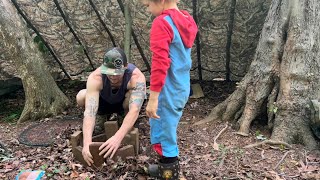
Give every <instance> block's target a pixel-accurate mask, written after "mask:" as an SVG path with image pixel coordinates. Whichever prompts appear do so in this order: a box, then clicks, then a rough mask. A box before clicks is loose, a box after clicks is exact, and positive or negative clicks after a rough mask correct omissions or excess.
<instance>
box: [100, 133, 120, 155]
mask: <svg viewBox="0 0 320 180" xmlns="http://www.w3.org/2000/svg"><path fill="white" fill-rule="evenodd" d="M121 141H122V139H121V138H118V137H117V136H116V135H114V136H112V137H111V138H109V139H108V140H107V141H106V142H105V143H103V144H102V145H101V146H100V147H99V150H100V153H99V155H100V156H102V155H103V154H104V156H103V158H107V157H108V156H110V158H113V156H114V154H115V153H116V152H117V150H118V148H119V147H120V144H121Z"/></svg>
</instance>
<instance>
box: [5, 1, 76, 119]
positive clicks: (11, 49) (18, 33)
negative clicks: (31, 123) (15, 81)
mask: <svg viewBox="0 0 320 180" xmlns="http://www.w3.org/2000/svg"><path fill="white" fill-rule="evenodd" d="M0 12H1V13H0V37H1V41H0V48H1V49H5V51H4V52H5V57H6V59H8V61H10V62H13V65H14V66H15V67H16V69H17V72H18V74H19V76H20V78H21V79H22V83H23V87H24V91H25V98H26V100H25V106H24V109H23V111H22V114H21V116H20V118H19V120H18V123H22V122H25V121H27V120H37V119H40V118H43V117H47V116H51V115H56V114H58V113H61V112H62V111H63V110H64V109H65V108H66V107H68V106H69V105H70V101H69V99H68V98H67V97H66V96H65V95H64V93H63V92H62V91H61V90H60V89H59V88H58V86H57V84H56V83H55V81H54V79H53V77H52V76H51V74H50V72H49V71H48V69H47V67H46V65H45V63H44V59H43V57H42V56H41V52H40V51H38V49H37V48H36V47H35V45H34V43H33V39H32V37H31V36H30V34H29V33H28V29H27V26H26V25H25V24H24V23H23V21H22V20H21V18H20V17H19V16H18V13H17V12H16V10H15V8H14V7H13V5H12V4H11V2H10V1H9V0H0Z"/></svg>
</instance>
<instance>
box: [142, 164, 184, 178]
mask: <svg viewBox="0 0 320 180" xmlns="http://www.w3.org/2000/svg"><path fill="white" fill-rule="evenodd" d="M148 169H149V174H150V176H153V177H158V178H159V179H160V180H177V179H179V172H180V166H179V161H178V160H176V161H175V162H173V163H168V164H167V163H161V162H159V164H158V165H154V164H152V165H150V166H149V168H148Z"/></svg>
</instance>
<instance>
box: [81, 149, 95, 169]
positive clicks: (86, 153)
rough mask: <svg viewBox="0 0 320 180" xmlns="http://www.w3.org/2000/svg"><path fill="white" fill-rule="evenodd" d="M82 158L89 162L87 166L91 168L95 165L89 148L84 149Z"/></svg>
mask: <svg viewBox="0 0 320 180" xmlns="http://www.w3.org/2000/svg"><path fill="white" fill-rule="evenodd" d="M82 156H83V159H84V160H85V161H86V162H87V164H88V165H89V166H91V164H93V157H92V155H91V153H90V150H89V146H84V147H83V148H82Z"/></svg>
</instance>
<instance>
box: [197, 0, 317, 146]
mask: <svg viewBox="0 0 320 180" xmlns="http://www.w3.org/2000/svg"><path fill="white" fill-rule="evenodd" d="M318 7H320V3H319V2H318V1H313V3H312V5H310V4H309V3H308V2H307V1H291V0H274V1H273V2H272V5H271V6H270V9H269V13H268V16H267V18H266V22H265V24H264V27H263V30H262V33H261V36H260V40H259V43H258V46H257V49H256V54H255V57H254V60H253V61H252V63H251V65H250V69H249V71H248V73H247V74H246V76H245V77H244V78H243V79H242V81H241V83H240V84H239V87H238V88H237V90H236V91H235V92H234V93H232V94H231V95H230V96H229V97H228V98H227V99H226V100H225V101H224V102H222V103H221V104H219V105H217V106H216V107H214V108H213V110H212V111H211V113H210V114H209V116H208V117H207V118H205V119H204V120H201V121H199V122H197V123H196V124H195V125H200V124H203V123H208V122H210V121H214V120H221V121H232V122H236V123H237V125H238V126H239V130H238V134H239V135H243V136H248V135H249V130H250V125H251V123H252V121H253V120H254V119H256V117H257V116H258V115H259V114H260V113H261V112H267V114H268V125H269V128H270V129H272V130H273V132H272V135H271V140H270V141H267V142H269V143H272V142H283V143H286V144H291V143H297V144H298V143H299V144H303V145H305V146H307V147H308V148H310V149H314V148H317V143H316V141H315V138H314V137H313V135H312V132H311V130H310V117H309V114H310V113H309V110H310V108H309V107H308V104H309V99H310V98H311V99H318V98H319V91H318V90H319V86H320V84H319V82H320V78H319V77H320V73H319V72H320V71H319V57H320V51H319V49H320V48H319V47H318V46H315V44H319V41H320V40H319V38H314V37H319V31H316V30H315V28H314V27H316V26H318V24H319V22H320V16H318V15H315V13H314V12H315V10H316V9H318ZM266 105H267V106H266ZM266 107H268V108H266Z"/></svg>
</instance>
